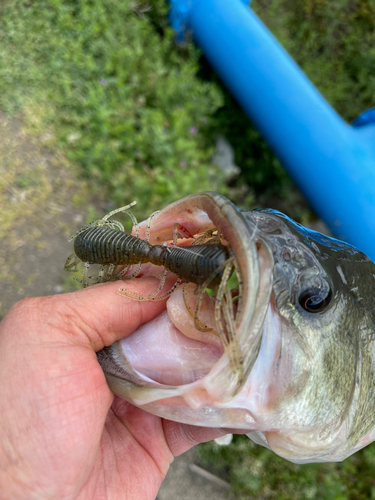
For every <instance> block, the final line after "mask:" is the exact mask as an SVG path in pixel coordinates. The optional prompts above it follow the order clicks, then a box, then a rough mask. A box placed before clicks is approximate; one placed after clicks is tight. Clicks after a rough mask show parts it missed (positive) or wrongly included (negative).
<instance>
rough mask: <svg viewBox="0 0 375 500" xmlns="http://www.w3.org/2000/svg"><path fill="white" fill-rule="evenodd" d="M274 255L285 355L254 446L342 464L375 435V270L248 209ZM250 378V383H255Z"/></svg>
mask: <svg viewBox="0 0 375 500" xmlns="http://www.w3.org/2000/svg"><path fill="white" fill-rule="evenodd" d="M245 216H246V218H247V219H248V220H250V221H251V222H252V223H253V224H254V226H255V227H256V228H257V236H256V238H259V239H260V240H263V241H265V242H266V243H267V245H268V248H269V249H270V251H271V252H272V255H273V263H274V264H273V266H274V267H273V290H272V296H271V302H270V310H271V311H272V312H271V313H270V317H273V319H274V324H278V328H277V330H278V335H274V341H275V340H276V339H277V341H278V344H279V348H278V357H277V361H276V362H275V363H274V364H273V374H272V377H271V379H269V382H268V389H269V391H270V394H269V395H268V397H267V398H265V397H264V396H265V393H264V392H263V393H262V396H263V400H262V402H261V403H259V404H258V405H257V407H256V408H255V410H254V413H256V414H257V415H258V418H260V419H261V420H262V426H263V429H262V430H261V432H258V433H255V434H253V435H252V436H251V437H254V440H255V441H256V442H261V443H262V444H263V445H264V444H266V445H267V446H268V447H270V448H271V449H273V450H274V451H275V452H276V453H278V454H279V455H281V456H284V457H285V458H288V459H289V460H291V461H294V462H297V463H306V462H314V461H315V462H322V461H338V460H343V459H344V458H346V457H347V456H349V455H350V454H352V453H353V452H355V451H356V450H358V449H359V448H361V447H363V446H365V445H366V444H368V443H369V442H371V441H372V440H373V439H374V438H375V435H374V432H373V429H374V424H375V422H374V416H373V408H374V390H373V388H372V385H373V384H372V380H373V370H374V368H375V366H374V363H373V350H374V342H373V339H374V338H375V337H374V335H375V330H374V325H373V321H372V311H373V308H374V297H373V295H372V293H371V292H372V290H374V277H375V274H374V272H375V266H374V264H373V262H372V261H371V260H370V259H369V258H368V257H367V256H366V255H364V254H363V253H362V252H360V251H359V250H357V249H356V248H354V247H353V246H351V245H349V244H347V243H344V242H342V241H338V240H336V239H334V238H330V237H328V236H325V235H322V234H320V233H318V232H316V231H313V230H310V229H307V228H305V227H303V226H301V225H300V224H298V223H296V222H294V221H292V220H291V219H290V218H288V217H287V216H285V215H284V214H282V213H280V212H277V211H274V210H255V211H252V212H245ZM250 378H251V376H250Z"/></svg>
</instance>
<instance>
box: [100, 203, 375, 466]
mask: <svg viewBox="0 0 375 500" xmlns="http://www.w3.org/2000/svg"><path fill="white" fill-rule="evenodd" d="M176 228H177V230H178V232H179V233H180V236H181V238H186V239H189V238H192V237H193V236H196V235H200V234H204V233H205V232H207V231H210V230H213V229H217V230H218V231H219V233H220V235H221V237H222V240H223V241H224V242H225V244H227V245H228V246H229V247H230V249H231V251H232V252H233V253H234V255H235V257H236V261H237V263H238V267H239V270H240V276H241V281H242V285H241V286H242V288H241V294H242V304H241V307H240V311H239V312H238V316H237V317H236V321H235V336H236V340H237V342H238V346H239V349H240V353H241V355H242V362H243V367H242V375H241V376H240V375H239V373H240V371H238V370H236V369H234V367H233V365H231V363H230V359H229V357H228V354H227V351H226V350H225V349H224V348H223V344H222V341H221V340H220V338H218V337H217V336H215V335H213V334H211V333H210V332H198V331H197V330H196V329H195V327H194V321H192V319H191V317H190V316H189V312H188V311H187V310H186V307H185V303H184V299H183V293H182V291H181V289H178V290H177V291H176V292H174V293H173V294H172V295H171V297H170V298H169V300H168V301H167V309H166V311H164V312H163V313H162V314H161V315H160V316H159V317H158V318H156V319H155V320H153V321H152V322H150V323H149V324H147V325H143V326H142V327H140V329H139V330H138V331H137V332H134V333H133V334H132V335H131V336H130V337H128V338H126V339H123V340H121V341H119V342H116V343H115V344H113V345H112V346H108V347H107V348H105V349H103V350H102V351H100V352H99V353H98V360H99V363H100V364H101V366H102V368H103V370H104V372H105V375H106V378H107V381H108V384H109V386H110V388H111V389H112V391H113V392H114V393H115V394H117V395H119V396H121V397H123V398H124V399H126V400H128V401H130V402H131V403H133V404H135V405H137V406H139V407H141V408H143V409H145V410H146V411H149V412H151V413H154V414H156V415H159V416H161V417H165V418H168V419H171V420H176V421H179V422H183V423H188V424H193V425H203V426H208V427H228V428H238V429H247V430H249V431H251V432H250V433H249V437H250V438H251V439H253V440H254V441H255V442H257V443H259V444H262V445H263V446H267V447H269V448H270V449H272V450H273V451H275V452H276V453H277V454H279V455H281V456H283V457H285V458H287V459H288V460H290V461H293V462H296V463H306V462H314V461H337V460H342V459H343V458H345V457H346V456H348V455H350V454H351V453H353V452H354V451H356V450H357V449H359V448H361V447H362V446H365V444H368V442H371V441H372V440H373V439H374V437H375V435H374V436H373V434H372V432H373V431H372V429H373V428H374V426H375V425H374V424H375V422H374V415H375V412H374V409H375V408H374V406H375V394H374V389H373V388H372V385H373V384H372V381H373V379H374V377H373V370H374V369H375V363H373V362H372V359H373V349H374V347H373V337H374V334H375V332H374V325H373V324H372V316H371V313H372V309H373V298H372V296H371V292H370V290H373V288H374V287H373V281H374V274H375V266H374V264H373V263H372V262H371V261H370V260H369V259H368V258H367V257H366V256H365V255H364V254H362V253H361V252H359V251H358V250H356V249H355V248H354V247H352V246H350V245H348V244H346V243H343V242H339V241H337V240H334V239H332V238H329V237H327V236H324V235H321V234H319V233H316V232H315V231H311V230H308V229H306V228H304V227H302V226H300V225H299V224H297V223H295V222H294V221H292V220H291V219H289V218H288V217H286V216H284V215H283V214H281V213H279V212H276V211H272V210H256V211H246V210H241V209H238V208H237V207H235V206H234V205H233V204H232V203H231V202H230V201H229V200H227V199H226V198H224V197H223V196H221V195H218V194H216V193H199V194H196V195H192V196H189V197H187V198H184V199H182V200H179V201H177V202H175V203H173V204H172V205H169V206H168V207H166V208H165V209H163V210H162V211H161V212H159V213H158V214H157V215H155V217H154V218H153V219H152V225H151V234H150V243H151V244H164V243H168V242H170V241H171V240H172V239H173V232H174V231H176ZM138 230H139V236H140V237H141V238H142V237H144V236H145V234H146V232H147V231H148V229H147V223H146V222H145V223H142V224H140V227H139V228H138ZM179 244H180V243H179ZM189 286H190V285H189ZM193 289H194V286H193ZM193 295H194V294H193V293H191V294H190V295H189V297H190V298H192V300H193ZM189 300H190V299H189ZM212 307H213V306H212V303H211V302H210V300H209V299H208V298H207V308H206V311H204V310H203V309H204V307H203V308H202V310H201V314H203V315H204V314H205V312H207V318H206V319H205V320H204V321H205V322H206V324H208V325H209V324H210V321H211V324H213V325H214V329H215V318H214V315H213V313H212V310H213V309H212ZM210 308H211V309H210ZM216 326H217V325H216ZM373 365H374V366H373Z"/></svg>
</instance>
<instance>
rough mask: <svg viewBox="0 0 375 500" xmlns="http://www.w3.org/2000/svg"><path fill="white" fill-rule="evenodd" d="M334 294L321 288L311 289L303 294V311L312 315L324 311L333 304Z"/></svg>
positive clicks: (301, 298)
mask: <svg viewBox="0 0 375 500" xmlns="http://www.w3.org/2000/svg"><path fill="white" fill-rule="evenodd" d="M331 298H332V292H331V289H330V288H329V289H328V290H322V289H320V288H311V289H309V290H305V291H304V292H302V293H301V295H300V297H299V303H300V306H301V307H302V309H304V310H305V311H307V312H310V313H317V312H321V311H323V310H324V309H325V308H326V307H327V306H328V304H329V303H330V302H331Z"/></svg>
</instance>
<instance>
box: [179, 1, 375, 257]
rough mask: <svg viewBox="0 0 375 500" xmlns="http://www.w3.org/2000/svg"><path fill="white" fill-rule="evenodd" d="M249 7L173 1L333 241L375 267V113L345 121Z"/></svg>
mask: <svg viewBox="0 0 375 500" xmlns="http://www.w3.org/2000/svg"><path fill="white" fill-rule="evenodd" d="M246 3H247V2H245V1H243V0H172V1H171V4H172V8H171V21H172V25H173V26H174V28H175V29H177V30H179V32H180V33H181V32H182V31H184V30H186V29H188V30H191V31H192V33H193V36H194V38H195V40H196V42H197V43H198V44H199V45H200V47H201V48H202V49H203V52H204V53H205V55H206V57H207V58H208V60H209V61H210V63H211V64H212V66H213V67H214V68H215V70H216V72H217V73H218V74H219V75H220V77H221V78H222V80H223V81H224V82H225V84H226V85H227V86H228V88H229V89H230V91H231V92H232V93H233V95H234V96H235V97H236V99H237V100H238V101H239V103H240V104H241V106H242V107H243V109H244V110H245V112H246V113H247V114H248V116H249V117H250V119H251V120H252V122H253V123H254V124H255V126H256V127H257V128H258V129H259V130H260V132H261V133H262V135H263V136H264V138H265V139H266V141H267V142H268V143H269V145H270V146H271V147H272V149H273V150H274V152H275V153H276V155H277V156H278V157H279V158H280V160H281V161H282V163H283V165H284V167H285V168H286V170H287V171H288V173H289V174H290V176H291V177H292V178H293V180H294V181H295V183H296V184H297V186H298V187H299V189H300V190H301V191H302V193H303V194H304V196H305V197H306V198H307V200H308V201H309V203H310V204H311V206H312V208H313V209H314V211H315V212H316V213H317V214H318V215H319V216H320V217H321V218H322V219H323V220H324V221H325V222H326V224H327V225H328V226H329V227H330V229H331V230H332V232H333V234H334V235H335V236H336V237H337V238H339V239H342V240H345V241H348V242H350V243H351V244H353V245H355V246H356V247H358V248H359V249H361V250H362V251H363V252H365V253H366V254H367V255H368V256H369V257H370V258H371V259H372V260H374V261H375V125H374V123H373V119H372V118H371V117H374V113H373V114H371V112H370V113H367V115H366V114H364V116H363V117H362V118H360V119H359V120H358V121H357V125H358V126H357V127H353V126H351V125H348V124H347V123H346V122H345V121H344V120H342V118H341V117H340V116H339V115H338V114H337V113H336V112H335V110H334V109H333V108H332V107H331V106H330V105H329V104H328V103H327V101H325V99H324V98H323V97H322V96H321V94H320V93H319V92H318V91H317V90H316V88H315V87H314V86H313V84H312V83H311V82H310V81H309V80H308V78H307V77H306V76H305V74H304V73H303V72H302V71H301V70H300V68H299V67H298V66H297V64H296V63H295V62H294V61H293V59H292V58H291V57H290V56H289V54H288V53H287V52H286V51H285V50H284V49H283V48H282V46H281V45H280V44H279V43H278V42H277V40H276V39H275V38H274V37H273V35H272V34H271V33H270V32H269V31H268V29H267V28H266V27H265V26H264V25H263V23H262V22H261V21H260V20H259V18H258V17H257V16H256V15H255V14H254V12H253V11H252V10H251V9H250V8H249V7H248V6H246ZM334 84H335V83H334V82H332V85H334Z"/></svg>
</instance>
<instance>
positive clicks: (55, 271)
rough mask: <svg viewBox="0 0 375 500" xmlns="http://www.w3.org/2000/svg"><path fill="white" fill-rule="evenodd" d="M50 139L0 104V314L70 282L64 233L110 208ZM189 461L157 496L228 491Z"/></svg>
mask: <svg viewBox="0 0 375 500" xmlns="http://www.w3.org/2000/svg"><path fill="white" fill-rule="evenodd" d="M51 143H53V136H52V134H51V133H45V134H43V135H42V136H33V135H31V134H30V133H28V132H26V131H25V129H24V127H23V124H22V121H21V120H20V119H16V118H13V119H8V118H7V116H6V115H5V113H3V112H1V111H0V208H1V209H0V242H1V243H0V319H1V318H2V317H3V316H4V315H5V313H6V311H7V310H8V309H9V308H10V307H11V306H12V305H13V304H15V303H16V302H17V301H18V300H20V299H22V298H23V297H26V296H38V295H50V294H56V293H63V292H66V291H70V290H73V289H74V288H76V285H75V282H74V281H73V280H72V279H71V278H70V277H69V276H66V273H64V271H63V267H64V263H65V260H66V258H67V257H68V255H69V254H70V252H71V243H68V241H67V240H68V238H69V236H70V235H72V234H73V233H74V232H75V231H76V230H77V229H78V228H79V227H81V226H82V225H83V224H84V223H85V222H86V220H87V217H88V214H89V212H90V211H91V213H92V212H93V211H95V212H96V213H97V214H98V216H100V215H102V214H104V213H106V212H108V211H109V210H108V206H106V204H105V203H104V202H101V201H100V197H99V201H98V197H96V199H95V203H93V202H92V201H89V202H87V200H90V196H89V194H88V189H87V185H86V184H85V182H84V181H81V180H77V172H76V171H75V170H74V168H73V167H72V166H71V165H69V163H68V162H67V160H66V159H65V158H64V157H63V156H61V155H59V154H57V153H56V152H53V150H52V149H51V148H50V147H49V145H50V144H51ZM195 462H196V455H195V450H190V451H189V452H188V453H186V454H184V455H181V456H180V457H178V458H177V459H176V460H175V461H174V463H173V464H172V466H171V468H170V470H169V472H168V474H167V477H166V480H165V481H164V483H163V485H162V487H161V489H160V491H159V494H158V500H208V499H212V498H215V499H217V500H221V499H223V500H224V499H226V498H228V494H230V490H228V489H227V488H226V487H225V485H222V484H220V483H218V481H217V480H216V479H215V478H213V477H210V476H209V478H207V477H203V475H205V474H204V471H202V470H200V469H199V468H197V467H196V466H195ZM202 474H203V475H202Z"/></svg>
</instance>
